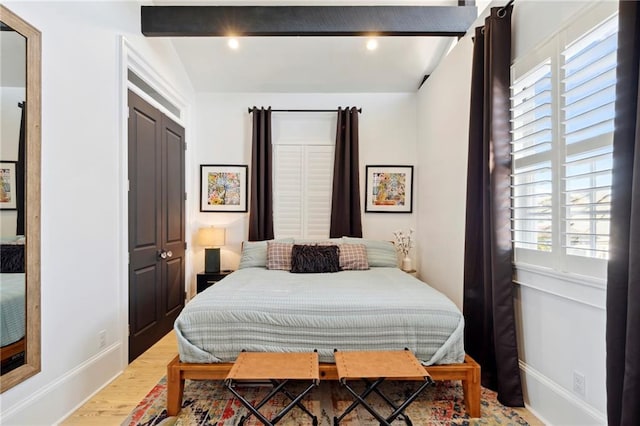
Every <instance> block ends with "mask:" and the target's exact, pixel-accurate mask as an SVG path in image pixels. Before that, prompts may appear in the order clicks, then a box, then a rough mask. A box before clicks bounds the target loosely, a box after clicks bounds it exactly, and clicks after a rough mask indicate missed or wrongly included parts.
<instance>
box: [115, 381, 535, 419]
mask: <svg viewBox="0 0 640 426" xmlns="http://www.w3.org/2000/svg"><path fill="white" fill-rule="evenodd" d="M415 385H416V384H415V383H411V382H394V381H390V382H385V383H383V384H382V385H381V387H380V388H381V389H382V391H383V393H384V394H385V395H387V396H389V397H390V398H391V399H392V400H396V401H404V400H405V399H406V396H407V395H409V394H410V393H411V392H413V390H414V389H415ZM295 386H296V385H295V384H294V385H291V387H290V388H291V390H292V391H295V390H296V389H295ZM354 387H355V388H356V389H357V390H360V389H359V388H358V387H357V384H354ZM268 389H270V388H266V387H255V386H253V387H240V386H239V387H238V391H239V392H240V393H241V394H242V395H244V396H245V398H247V399H248V400H250V401H252V402H256V401H260V400H261V399H262V397H263V396H264V395H266V393H267V392H268ZM462 395H463V394H462V385H461V384H460V382H456V381H451V382H436V384H435V385H434V386H432V387H430V388H428V389H426V390H425V391H424V392H422V394H421V395H420V397H419V398H418V399H417V400H416V401H415V402H413V403H412V404H411V405H410V406H409V407H408V408H407V410H406V413H407V414H408V415H409V417H410V418H411V421H412V422H413V424H414V425H485V424H486V425H528V423H527V422H526V421H525V420H524V419H523V418H522V417H520V415H519V414H518V413H517V412H516V411H514V410H512V409H511V408H509V407H505V406H503V405H502V404H500V403H499V402H498V401H497V400H496V394H495V392H492V391H490V390H487V389H484V388H483V389H482V418H481V419H469V417H468V416H467V415H466V414H465V411H464V401H463V399H462ZM166 396H167V383H166V378H163V379H162V380H161V381H160V382H159V383H158V384H157V385H156V386H155V387H154V388H153V389H152V390H151V392H149V394H148V395H147V396H146V397H145V398H144V399H143V400H142V401H141V402H140V403H139V404H138V406H137V407H136V408H135V409H134V410H133V412H132V413H131V414H130V415H129V417H128V418H127V420H125V422H124V423H123V425H127V426H152V425H162V426H174V425H175V426H178V425H180V426H182V425H189V426H191V425H203V426H205V425H219V426H226V425H236V424H237V423H238V421H239V419H240V417H242V416H243V415H246V414H247V409H246V408H245V407H244V406H243V405H242V404H241V403H240V401H238V400H237V399H235V398H233V395H232V394H231V392H229V391H228V390H227V389H226V388H225V387H224V385H223V384H222V382H221V381H212V380H187V381H186V383H185V388H184V397H183V400H182V410H181V411H180V413H179V414H178V416H176V417H168V416H167V412H166V407H165V403H166ZM351 401H352V398H351V396H350V394H349V393H348V392H347V391H346V390H345V389H344V388H342V387H341V386H340V384H339V383H338V382H336V381H323V382H320V386H319V387H318V388H317V389H314V390H312V391H311V393H310V394H309V395H307V397H306V398H305V399H304V400H303V404H304V405H305V406H306V407H307V408H308V409H309V410H310V411H311V412H313V413H314V414H316V416H318V423H319V424H320V425H325V426H330V425H332V424H333V417H334V416H335V415H339V414H341V413H342V412H343V411H344V409H345V408H346V407H348V406H349V404H351ZM367 401H369V402H370V403H371V404H372V405H373V406H374V407H376V410H378V409H379V410H380V412H381V413H382V414H383V415H385V414H387V413H389V412H390V411H391V410H390V409H389V407H388V406H387V405H386V403H385V402H384V401H383V400H382V399H381V398H380V397H378V395H375V394H372V395H370V396H369V397H368V398H367ZM288 402H289V400H288V399H287V398H286V397H285V396H284V395H282V394H278V396H276V397H275V398H273V399H272V400H271V401H270V402H269V403H268V404H266V405H265V406H264V407H262V408H261V409H260V412H261V413H262V414H264V415H265V416H266V417H267V418H272V417H273V416H274V415H276V414H277V412H278V411H280V409H281V408H282V407H285V406H286V405H287V404H288ZM278 424H279V425H288V426H293V425H295V426H299V425H310V424H311V419H310V418H309V417H308V416H307V415H306V414H304V412H303V411H302V410H300V409H298V408H294V409H293V410H292V411H290V412H289V413H288V414H287V415H286V416H285V417H284V418H283V419H282V420H281V421H280V422H279V423H278ZM340 424H341V425H344V426H359V425H364V426H368V425H378V424H379V423H378V422H377V421H376V420H375V419H374V418H373V416H371V415H370V414H369V413H368V412H367V411H366V410H365V409H364V408H362V407H361V406H360V407H358V408H357V409H355V410H354V411H352V412H351V413H350V414H349V415H348V416H347V417H345V419H344V420H343V421H342V422H341V423H340ZM394 424H398V425H401V424H405V422H404V421H402V420H396V421H395V422H394ZM245 425H247V426H253V425H262V423H260V422H259V421H258V420H257V419H256V418H255V417H251V418H250V419H249V420H247V421H246V422H245Z"/></svg>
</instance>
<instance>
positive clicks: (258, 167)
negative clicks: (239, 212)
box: [249, 107, 273, 241]
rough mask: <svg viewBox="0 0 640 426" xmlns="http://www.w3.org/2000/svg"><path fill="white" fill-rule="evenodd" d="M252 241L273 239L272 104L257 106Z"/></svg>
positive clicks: (250, 218) (251, 198)
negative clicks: (266, 106)
mask: <svg viewBox="0 0 640 426" xmlns="http://www.w3.org/2000/svg"><path fill="white" fill-rule="evenodd" d="M252 115H253V136H252V142H251V196H250V206H249V241H262V240H270V239H273V179H272V175H273V155H272V151H273V148H272V145H271V107H269V108H268V109H264V108H259V109H258V108H256V107H253V111H252Z"/></svg>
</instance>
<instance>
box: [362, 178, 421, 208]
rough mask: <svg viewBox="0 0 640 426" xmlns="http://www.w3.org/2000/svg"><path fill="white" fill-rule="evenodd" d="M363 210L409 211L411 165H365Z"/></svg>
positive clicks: (410, 204) (411, 184) (411, 183)
mask: <svg viewBox="0 0 640 426" xmlns="http://www.w3.org/2000/svg"><path fill="white" fill-rule="evenodd" d="M366 191H367V192H366V193H365V196H364V202H365V209H364V211H365V212H372V213H411V212H412V210H413V166H367V176H366Z"/></svg>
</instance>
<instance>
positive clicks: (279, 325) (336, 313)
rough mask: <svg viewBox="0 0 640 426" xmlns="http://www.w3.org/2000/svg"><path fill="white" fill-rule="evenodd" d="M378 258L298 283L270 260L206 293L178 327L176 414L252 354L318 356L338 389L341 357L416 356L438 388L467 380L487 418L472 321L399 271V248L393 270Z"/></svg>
mask: <svg viewBox="0 0 640 426" xmlns="http://www.w3.org/2000/svg"><path fill="white" fill-rule="evenodd" d="M376 244H377V243H376ZM342 247H344V246H342ZM378 248H379V247H378ZM374 249H375V247H374ZM374 249H370V250H368V251H366V252H367V253H368V254H369V260H370V261H371V264H372V265H373V266H371V267H370V268H368V269H366V270H342V271H340V272H336V273H308V274H296V273H291V272H289V270H287V268H282V269H283V270H273V269H267V268H265V266H263V265H262V261H261V260H260V259H258V261H256V262H244V265H243V262H242V261H241V266H242V267H241V269H239V270H237V271H236V272H234V273H232V274H230V275H229V276H227V277H226V278H224V279H223V280H221V281H219V282H218V283H216V284H215V285H214V286H212V287H209V288H208V289H207V290H205V291H204V292H202V293H200V294H198V295H197V296H196V297H195V298H194V299H192V300H191V301H190V302H189V303H188V304H187V306H186V307H185V308H184V310H183V311H182V313H181V314H180V316H179V317H178V319H177V320H176V322H175V326H174V330H175V332H176V336H177V339H178V350H179V355H178V356H177V357H176V358H175V359H174V360H173V361H172V362H171V363H170V364H169V365H168V399H167V410H168V412H169V414H170V415H174V414H176V413H177V412H178V411H179V409H180V404H181V399H182V391H183V387H184V380H185V379H218V380H221V379H224V378H225V376H226V374H227V372H228V370H229V369H230V367H231V365H233V364H232V363H233V361H234V360H235V358H236V356H237V355H238V353H240V352H241V351H243V350H245V351H250V352H310V351H314V350H317V351H318V355H319V359H320V362H321V376H322V378H323V379H324V380H336V379H337V374H336V371H335V364H334V363H333V362H334V358H333V352H334V350H336V349H337V350H340V351H355V350H359V351H362V350H364V351H366V350H401V349H405V348H407V349H409V350H411V351H412V352H413V353H414V354H415V355H416V357H417V358H418V359H419V360H421V361H422V363H423V364H424V365H425V366H426V368H427V370H428V371H429V373H430V374H431V375H432V377H433V378H434V379H435V380H462V381H463V387H464V390H465V401H466V402H467V410H468V411H469V414H470V415H471V416H472V417H479V416H480V383H479V378H480V377H479V375H480V367H479V366H478V364H477V363H475V361H473V360H472V359H471V358H469V357H468V356H465V353H464V347H463V330H464V319H463V316H462V313H461V312H460V311H459V309H458V308H457V307H456V306H455V304H454V303H453V302H451V301H450V300H449V299H448V298H447V297H446V296H444V295H443V294H442V293H440V292H438V291H436V290H435V289H433V288H432V287H430V286H428V285H427V284H425V283H423V282H422V281H419V280H418V279H416V278H414V277H412V276H411V275H409V274H407V273H405V272H403V271H401V270H400V269H398V268H397V267H395V263H396V262H397V260H396V255H395V251H394V249H393V246H391V247H390V249H389V248H386V249H385V250H390V252H389V253H388V261H380V259H381V257H380V256H379V255H380V253H383V252H382V251H380V252H378V253H377V254H376V252H375V250H374ZM365 250H366V247H365ZM244 255H245V253H244V251H243V256H244ZM376 256H377V257H376ZM258 257H260V256H258ZM382 259H384V258H382ZM378 265H381V266H378ZM367 266H368V265H367Z"/></svg>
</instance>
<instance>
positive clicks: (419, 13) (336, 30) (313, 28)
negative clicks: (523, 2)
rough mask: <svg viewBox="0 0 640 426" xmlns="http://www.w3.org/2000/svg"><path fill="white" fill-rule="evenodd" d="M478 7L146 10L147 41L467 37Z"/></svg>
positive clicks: (231, 7) (145, 8) (229, 7)
mask: <svg viewBox="0 0 640 426" xmlns="http://www.w3.org/2000/svg"><path fill="white" fill-rule="evenodd" d="M476 16H477V10H476V7H475V6H142V34H144V35H145V36H147V37H198V36H200V37H202V36H208V37H227V36H229V35H234V36H368V35H380V36H451V37H456V36H460V35H464V34H465V33H466V31H467V29H468V28H469V26H470V25H471V24H472V23H473V21H474V20H475V19H476Z"/></svg>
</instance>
